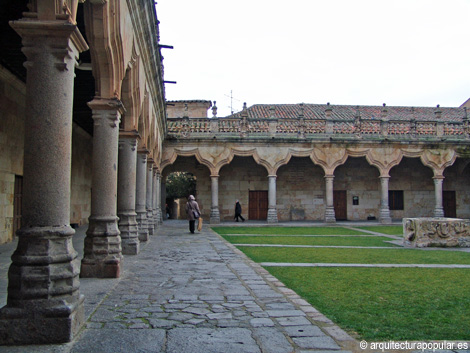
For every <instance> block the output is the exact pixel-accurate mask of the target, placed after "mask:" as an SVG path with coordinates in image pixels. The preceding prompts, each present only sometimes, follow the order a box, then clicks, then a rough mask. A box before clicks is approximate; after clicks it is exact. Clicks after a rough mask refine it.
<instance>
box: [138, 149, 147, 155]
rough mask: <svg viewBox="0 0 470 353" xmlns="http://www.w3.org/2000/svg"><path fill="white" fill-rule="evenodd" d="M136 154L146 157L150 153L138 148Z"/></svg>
mask: <svg viewBox="0 0 470 353" xmlns="http://www.w3.org/2000/svg"><path fill="white" fill-rule="evenodd" d="M137 153H138V154H145V156H147V155H148V154H150V151H149V150H148V149H146V148H139V149H138V150H137Z"/></svg>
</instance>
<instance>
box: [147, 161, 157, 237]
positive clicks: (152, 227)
mask: <svg viewBox="0 0 470 353" xmlns="http://www.w3.org/2000/svg"><path fill="white" fill-rule="evenodd" d="M145 208H146V210H147V221H148V230H149V235H153V234H154V230H155V219H154V218H153V160H152V159H150V158H149V159H147V192H146V201H145Z"/></svg>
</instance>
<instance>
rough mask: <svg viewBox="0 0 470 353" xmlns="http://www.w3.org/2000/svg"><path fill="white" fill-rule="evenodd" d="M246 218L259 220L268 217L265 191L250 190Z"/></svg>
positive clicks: (266, 193)
mask: <svg viewBox="0 0 470 353" xmlns="http://www.w3.org/2000/svg"><path fill="white" fill-rule="evenodd" d="M248 219H252V220H261V221H265V220H266V219H268V192H267V191H250V193H249V208H248Z"/></svg>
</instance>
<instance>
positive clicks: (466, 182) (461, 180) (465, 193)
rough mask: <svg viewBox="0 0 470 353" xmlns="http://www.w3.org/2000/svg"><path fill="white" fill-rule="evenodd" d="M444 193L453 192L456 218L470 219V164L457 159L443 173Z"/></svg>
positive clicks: (464, 160) (467, 161)
mask: <svg viewBox="0 0 470 353" xmlns="http://www.w3.org/2000/svg"><path fill="white" fill-rule="evenodd" d="M444 177H445V179H444V185H443V189H444V191H447V190H452V191H455V199H456V200H455V201H456V208H457V215H456V217H457V218H467V219H468V218H470V192H469V191H470V163H469V160H466V159H457V160H456V161H455V163H454V165H452V166H450V167H448V168H446V170H445V171H444Z"/></svg>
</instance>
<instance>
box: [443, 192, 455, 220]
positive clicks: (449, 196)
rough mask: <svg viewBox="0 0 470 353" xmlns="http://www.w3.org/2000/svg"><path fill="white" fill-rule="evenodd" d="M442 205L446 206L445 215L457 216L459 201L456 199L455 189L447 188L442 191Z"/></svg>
mask: <svg viewBox="0 0 470 353" xmlns="http://www.w3.org/2000/svg"><path fill="white" fill-rule="evenodd" d="M442 206H443V207H444V216H445V217H450V218H455V217H457V203H456V201H455V191H448V190H446V191H443V192H442Z"/></svg>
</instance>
